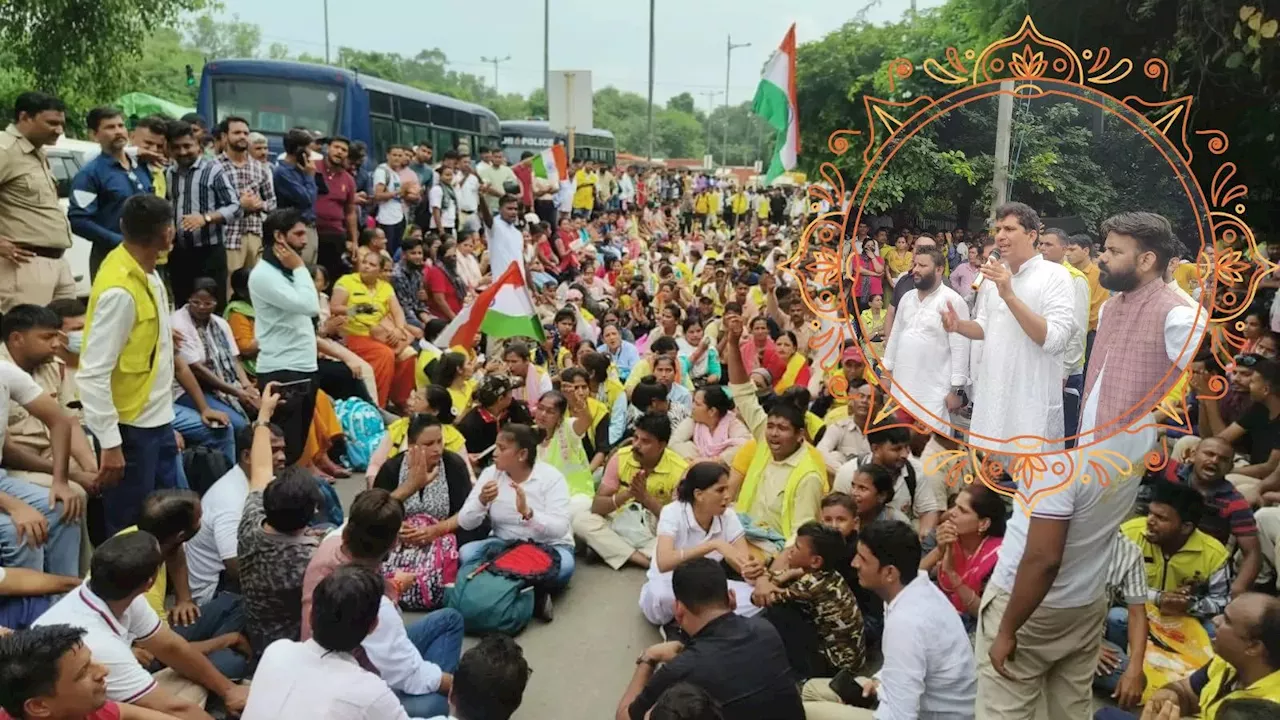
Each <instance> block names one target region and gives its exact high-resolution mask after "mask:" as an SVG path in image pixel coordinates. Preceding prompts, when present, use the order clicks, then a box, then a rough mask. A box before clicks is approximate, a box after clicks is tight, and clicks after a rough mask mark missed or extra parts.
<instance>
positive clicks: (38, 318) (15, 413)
mask: <svg viewBox="0 0 1280 720" xmlns="http://www.w3.org/2000/svg"><path fill="white" fill-rule="evenodd" d="M61 328H62V319H61V318H59V317H58V315H57V314H56V313H54V312H53V311H52V310H50V309H48V308H44V307H40V306H39V305H18V306H17V307H15V308H13V309H12V310H10V311H9V312H7V313H5V315H4V320H3V321H0V336H3V338H4V342H3V344H0V360H4V361H6V362H11V363H13V364H14V365H17V366H18V367H19V368H22V370H23V371H24V372H26V373H27V374H28V375H30V376H31V379H32V380H35V381H36V384H37V385H39V386H40V389H41V390H42V391H43V392H44V393H45V394H47V395H49V396H50V397H52V398H53V400H54V402H56V403H57V404H58V407H60V408H63V409H64V410H66V409H67V406H68V405H70V404H71V403H72V402H75V401H76V390H75V380H74V379H73V378H72V376H71V373H70V372H68V371H67V368H66V365H65V364H64V363H63V361H62V360H60V359H59V358H58V356H57V350H58V348H59V347H60V345H61ZM68 412H70V411H69V410H68ZM71 414H74V413H71ZM7 421H8V425H9V429H8V432H7V433H6V436H5V443H4V445H5V447H4V465H5V468H6V469H7V470H8V471H9V474H10V475H12V476H13V477H15V478H18V479H20V480H26V481H27V482H31V483H35V484H36V485H40V486H41V487H49V485H50V484H51V483H52V482H53V440H52V438H51V436H50V433H49V427H48V426H47V425H45V424H44V423H42V422H40V420H38V419H37V418H35V417H32V415H31V413H29V412H27V411H26V410H25V409H23V408H22V407H21V406H13V407H10V408H9V417H8V418H7ZM97 473H98V458H97V456H96V455H95V454H94V452H93V448H92V447H90V445H89V438H88V437H87V436H86V435H85V434H84V429H83V428H82V427H80V423H78V422H73V423H71V468H70V478H69V479H70V480H71V489H72V490H73V491H75V492H76V493H77V494H78V495H80V496H81V497H83V496H84V494H85V492H86V491H89V492H96V491H97V488H98V486H97Z"/></svg>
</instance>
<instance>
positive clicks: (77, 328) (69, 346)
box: [48, 298, 88, 401]
mask: <svg viewBox="0 0 1280 720" xmlns="http://www.w3.org/2000/svg"><path fill="white" fill-rule="evenodd" d="M48 307H49V309H50V310H52V311H53V312H54V314H55V315H57V316H58V319H59V320H61V325H60V326H59V328H58V329H59V330H61V331H62V337H63V342H61V343H58V348H57V351H56V352H57V354H58V359H59V360H61V361H62V362H63V363H64V364H65V365H66V367H67V371H68V372H67V375H68V377H69V380H70V381H74V380H75V373H76V368H78V367H79V366H80V348H81V347H83V345H84V320H85V314H86V313H87V312H88V310H87V309H86V308H85V306H84V303H82V302H80V301H79V300H77V299H75V298H60V299H58V300H54V301H53V302H51V303H49V305H48ZM74 384H75V383H74V382H72V385H73V386H74ZM75 400H77V401H79V397H76V398H75Z"/></svg>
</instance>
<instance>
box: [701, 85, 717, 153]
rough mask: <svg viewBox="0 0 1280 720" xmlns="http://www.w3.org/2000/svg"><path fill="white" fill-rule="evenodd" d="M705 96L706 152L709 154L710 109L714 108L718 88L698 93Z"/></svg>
mask: <svg viewBox="0 0 1280 720" xmlns="http://www.w3.org/2000/svg"><path fill="white" fill-rule="evenodd" d="M698 94H699V95H706V96H707V153H706V154H708V155H710V154H711V111H712V110H715V108H716V96H717V95H719V94H720V91H719V90H704V91H703V92H700V93H698Z"/></svg>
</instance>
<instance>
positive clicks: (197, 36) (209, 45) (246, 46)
mask: <svg viewBox="0 0 1280 720" xmlns="http://www.w3.org/2000/svg"><path fill="white" fill-rule="evenodd" d="M186 30H187V35H188V37H189V38H190V43H191V46H192V47H194V48H195V49H196V50H199V51H200V52H201V53H203V54H204V56H205V57H207V58H209V59H210V60H214V59H222V58H256V57H258V49H259V47H260V46H261V45H262V28H260V27H258V26H257V25H255V24H253V23H247V22H241V21H240V16H239V15H232V16H231V19H230V20H218V19H216V18H215V17H214V16H213V14H212V13H206V14H204V15H201V16H199V17H197V18H196V19H194V20H192V21H191V22H189V23H187V26H186Z"/></svg>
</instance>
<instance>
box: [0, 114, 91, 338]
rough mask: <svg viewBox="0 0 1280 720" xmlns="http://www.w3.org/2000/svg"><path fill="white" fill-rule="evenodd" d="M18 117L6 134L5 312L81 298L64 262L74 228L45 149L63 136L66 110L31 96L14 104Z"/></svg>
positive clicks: (1, 185) (0, 186)
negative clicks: (63, 207) (21, 306)
mask: <svg viewBox="0 0 1280 720" xmlns="http://www.w3.org/2000/svg"><path fill="white" fill-rule="evenodd" d="M13 117H14V119H15V122H14V124H11V125H10V126H9V127H7V128H5V131H4V132H3V133H0V313H6V312H9V310H10V309H11V308H13V307H14V306H15V305H21V304H23V303H31V304H33V305H42V306H43V305H48V304H49V303H50V302H52V301H53V300H56V299H60V298H74V297H75V295H76V283H75V279H74V278H73V277H72V276H71V266H70V265H68V264H67V260H66V258H65V257H64V254H65V253H66V251H67V249H68V248H70V247H71V225H70V223H68V222H67V216H66V214H65V213H64V212H63V211H62V208H61V207H59V206H58V189H57V182H56V181H55V180H54V177H53V172H52V171H51V170H50V169H49V160H48V158H47V157H45V154H44V150H43V148H44V146H46V145H52V144H54V143H56V142H57V141H58V136H59V135H61V134H62V126H63V122H64V120H65V113H64V106H63V104H62V101H61V100H59V99H58V98H55V97H52V96H50V95H45V94H44V93H39V92H26V93H22V94H21V95H19V96H18V98H17V100H16V101H15V102H14V112H13Z"/></svg>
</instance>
